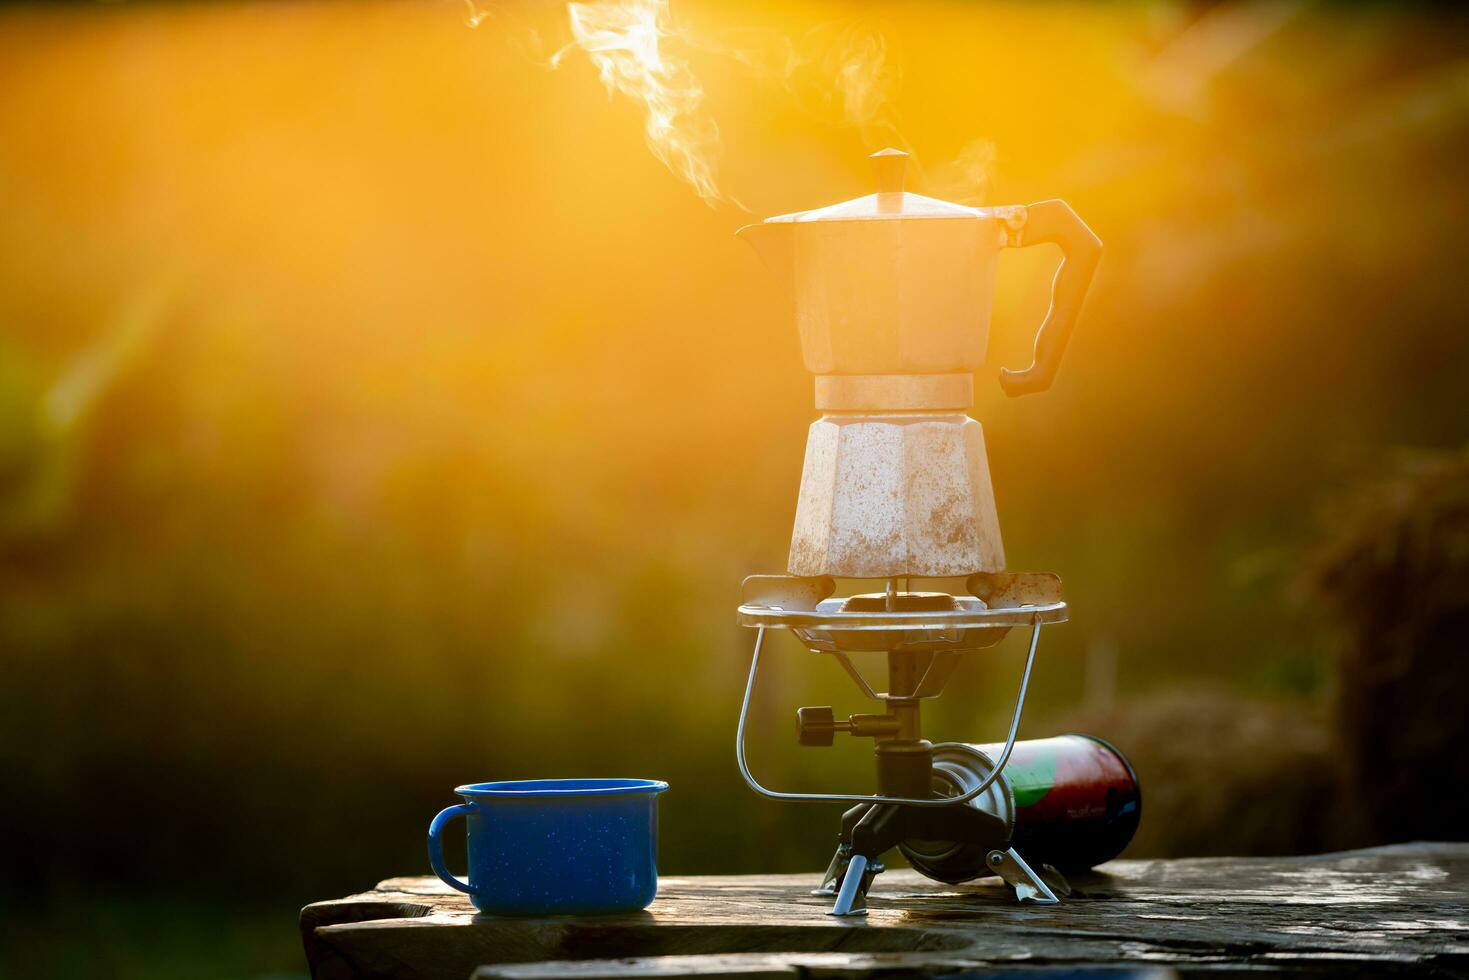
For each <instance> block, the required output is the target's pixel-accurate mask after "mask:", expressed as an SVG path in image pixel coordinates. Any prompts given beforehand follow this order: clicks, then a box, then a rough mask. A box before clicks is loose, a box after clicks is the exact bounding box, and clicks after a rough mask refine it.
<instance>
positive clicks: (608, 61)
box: [551, 0, 738, 204]
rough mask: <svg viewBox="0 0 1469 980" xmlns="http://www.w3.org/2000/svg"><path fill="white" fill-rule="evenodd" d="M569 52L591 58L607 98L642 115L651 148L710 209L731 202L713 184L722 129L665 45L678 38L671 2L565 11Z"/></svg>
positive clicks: (616, 1)
mask: <svg viewBox="0 0 1469 980" xmlns="http://www.w3.org/2000/svg"><path fill="white" fill-rule="evenodd" d="M567 12H568V14H569V16H570V18H571V33H572V36H573V37H574V38H575V41H574V42H573V44H572V45H568V46H567V47H566V48H562V49H561V50H560V51H558V52H557V53H556V55H555V57H553V58H552V59H551V63H552V65H553V66H555V65H557V64H559V63H560V61H561V58H562V56H563V55H565V53H566V52H567V50H569V49H570V48H571V47H573V46H575V47H579V48H581V49H582V50H583V51H585V52H586V53H587V56H588V57H590V58H591V59H592V64H594V65H596V66H597V72H598V73H599V74H600V75H601V77H602V84H603V85H605V86H607V91H608V92H609V93H610V92H621V93H622V94H623V95H626V96H628V97H629V98H631V99H634V100H635V101H637V102H638V103H640V104H641V106H642V108H643V130H644V134H645V135H646V137H647V140H648V148H649V149H650V150H652V151H653V155H654V156H655V157H657V158H658V159H659V160H660V161H662V163H663V165H664V166H665V167H667V168H668V169H669V170H671V171H672V172H673V173H674V175H675V176H677V177H678V178H679V179H681V180H684V181H686V182H687V183H688V184H689V185H690V186H691V187H693V189H694V193H696V194H698V195H699V197H700V198H702V199H703V200H705V201H708V202H710V203H711V204H712V203H713V202H714V201H729V202H730V203H735V204H737V203H738V202H735V201H733V200H732V199H731V198H729V197H727V196H726V195H724V194H722V193H721V192H720V190H719V185H718V181H717V180H716V166H717V164H716V162H715V161H716V160H717V158H718V154H719V127H718V125H716V124H715V122H714V120H713V119H712V118H711V117H710V116H709V115H708V113H706V112H705V111H704V110H703V107H702V103H703V101H704V89H703V87H702V86H700V84H699V80H698V79H697V78H695V77H694V74H693V72H691V71H690V70H689V66H688V63H687V62H686V61H685V60H684V59H683V58H681V57H679V56H678V54H677V53H676V52H675V51H674V50H672V47H673V46H672V45H670V44H669V43H668V42H669V41H670V39H675V38H676V34H675V32H674V30H673V28H672V26H671V22H670V19H669V14H668V2H667V0H604V2H599V3H572V4H568V5H567Z"/></svg>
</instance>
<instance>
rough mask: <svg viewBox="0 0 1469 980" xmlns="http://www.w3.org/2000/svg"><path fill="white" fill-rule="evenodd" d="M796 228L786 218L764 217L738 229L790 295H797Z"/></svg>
mask: <svg viewBox="0 0 1469 980" xmlns="http://www.w3.org/2000/svg"><path fill="white" fill-rule="evenodd" d="M795 231H796V226H795V225H794V224H792V223H791V222H786V221H761V222H756V223H755V224H752V225H745V227H743V228H741V229H740V230H739V231H737V232H735V234H736V235H739V236H740V237H741V238H743V239H744V240H745V241H747V242H749V243H750V246H751V247H752V248H754V249H755V252H756V253H757V254H758V255H759V256H760V261H762V262H764V263H765V268H767V269H769V270H770V274H771V275H772V276H773V277H775V282H776V285H778V286H779V287H780V290H781V292H782V294H784V295H785V297H786V298H787V299H791V298H793V297H794V296H795V278H796V269H795V244H794V243H795V237H794V236H795Z"/></svg>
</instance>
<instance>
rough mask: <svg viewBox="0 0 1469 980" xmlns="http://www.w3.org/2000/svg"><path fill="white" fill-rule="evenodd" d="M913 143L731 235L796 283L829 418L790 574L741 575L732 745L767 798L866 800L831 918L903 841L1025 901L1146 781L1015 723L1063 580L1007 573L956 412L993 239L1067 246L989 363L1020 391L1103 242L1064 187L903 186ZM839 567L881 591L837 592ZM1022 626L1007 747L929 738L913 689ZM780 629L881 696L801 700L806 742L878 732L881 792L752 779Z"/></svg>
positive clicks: (1108, 848) (849, 907)
mask: <svg viewBox="0 0 1469 980" xmlns="http://www.w3.org/2000/svg"><path fill="white" fill-rule="evenodd" d="M906 156H907V155H906V154H904V153H901V152H899V151H897V150H883V151H881V152H880V153H877V154H874V155H873V158H872V159H873V163H874V169H875V171H876V175H877V185H878V186H877V193H875V194H869V195H867V196H866V197H862V198H858V199H856V200H853V201H847V202H844V203H842V204H837V205H833V206H831V207H828V208H822V209H820V210H817V211H807V212H800V213H797V214H789V215H783V216H780V217H777V218H771V219H769V220H767V221H764V222H762V223H760V224H755V225H749V226H747V227H746V228H743V229H741V231H740V234H741V235H742V236H745V237H747V238H748V239H749V240H750V241H751V244H753V245H754V246H755V248H756V249H757V250H758V251H759V252H760V254H761V256H762V258H763V259H764V260H765V263H766V265H767V266H768V267H769V268H770V269H771V271H772V272H773V273H774V274H775V276H776V278H777V279H778V280H779V281H780V282H781V283H782V285H783V286H784V287H785V288H786V290H787V292H788V294H789V296H790V298H791V299H792V301H793V304H794V308H795V313H796V318H797V321H798V323H799V325H800V331H801V342H802V352H803V357H804V360H805V363H806V367H807V369H808V370H810V371H811V372H812V373H813V374H815V375H816V405H817V408H818V409H820V410H821V411H822V412H823V414H822V417H821V418H820V419H818V420H817V421H816V422H814V423H813V424H812V425H811V429H810V433H809V436H808V440H807V444H806V459H805V465H804V469H803V472H802V477H801V492H800V497H799V500H798V503H797V507H796V518H795V527H794V530H793V533H792V536H791V551H790V561H789V565H788V569H787V570H788V574H786V575H755V576H751V577H750V578H748V579H746V580H745V583H744V596H743V600H744V601H743V602H742V604H741V605H740V607H739V618H740V622H741V624H743V625H745V626H748V627H752V628H754V629H755V630H756V636H755V652H754V656H753V657H752V659H751V663H750V676H749V681H748V683H747V685H746V687H745V696H744V703H743V704H742V706H741V709H740V720H739V730H738V734H737V746H736V751H737V758H738V762H739V767H740V773H741V775H743V777H744V779H745V781H746V782H747V783H748V784H749V785H750V787H751V788H752V789H753V790H755V791H756V792H757V793H760V794H761V795H763V796H768V797H770V798H772V799H778V800H807V801H842V802H848V803H855V804H857V805H856V806H854V807H852V808H851V809H849V810H848V811H847V812H846V814H845V815H844V816H843V818H842V825H841V833H840V836H839V838H838V841H839V842H838V847H837V851H836V854H835V856H834V857H833V858H832V861H831V864H830V866H829V867H828V869H827V872H826V876H825V878H824V879H823V881H822V883H821V887H820V888H819V889H817V894H830V895H835V904H834V906H833V908H832V914H834V915H854V914H863V913H864V912H865V909H866V893H867V889H868V886H869V885H870V884H871V883H872V880H873V878H874V876H875V875H876V874H877V873H879V872H880V871H881V870H882V869H883V866H882V864H880V863H879V858H880V857H881V856H882V855H883V854H884V853H885V852H886V851H888V850H889V849H891V848H893V847H895V846H896V847H898V848H900V850H901V851H902V853H903V854H904V856H905V857H907V858H908V860H909V862H910V863H911V864H912V865H913V867H915V868H916V869H917V870H919V871H920V872H922V873H923V874H926V875H928V876H929V877H932V878H936V879H938V880H941V881H948V882H959V881H966V880H969V879H972V878H976V877H980V876H982V875H988V874H997V875H999V876H1000V877H1001V878H1002V879H1003V880H1004V881H1005V882H1007V883H1008V884H1009V885H1010V886H1012V887H1013V888H1014V890H1015V893H1016V895H1017V897H1018V898H1020V899H1022V900H1033V901H1039V902H1055V901H1057V900H1058V899H1057V897H1056V893H1055V890H1054V889H1053V888H1052V887H1051V885H1050V884H1048V882H1047V881H1046V880H1045V879H1044V878H1043V877H1042V876H1041V874H1040V873H1039V870H1038V869H1040V868H1041V867H1043V866H1045V865H1054V866H1055V867H1058V868H1063V867H1088V866H1091V865H1092V864H1096V863H1100V862H1101V861H1104V860H1108V859H1110V858H1111V857H1114V856H1115V855H1116V854H1117V853H1120V851H1121V850H1122V848H1123V847H1125V846H1126V844H1127V842H1128V840H1130V839H1131V836H1132V833H1133V830H1134V829H1135V828H1136V826H1137V819H1138V815H1139V804H1140V799H1139V796H1138V791H1137V780H1136V778H1135V777H1134V775H1133V774H1132V771H1131V769H1130V767H1129V766H1128V765H1127V762H1126V761H1125V760H1124V759H1123V758H1122V757H1121V755H1120V754H1119V753H1117V752H1116V750H1114V749H1112V748H1111V746H1108V745H1106V743H1103V742H1100V741H1099V740H1095V739H1089V738H1086V737H1083V736H1065V737H1062V738H1056V739H1044V740H1040V741H1034V742H1017V741H1016V735H1017V732H1018V731H1019V726H1020V717H1021V712H1022V710H1023V708H1024V704H1025V693H1026V688H1027V686H1028V684H1029V680H1030V674H1031V669H1032V667H1033V665H1034V663H1035V654H1036V647H1037V645H1038V643H1039V640H1040V631H1041V627H1043V626H1046V625H1050V624H1053V623H1061V622H1065V620H1066V615H1067V609H1066V603H1065V601H1064V600H1063V599H1062V595H1061V581H1060V579H1059V578H1057V577H1056V576H1055V575H1050V574H1036V573H1013V572H1006V571H1004V565H1005V559H1004V552H1003V548H1002V545H1001V541H1000V531H999V521H998V518H997V516H996V513H995V504H994V493H993V490H992V487H991V483H990V477H989V465H988V461H987V458H986V454H985V449H984V440H983V433H982V430H981V427H980V424H979V423H978V422H976V421H975V420H974V419H972V418H970V417H969V416H968V414H967V410H968V409H969V408H970V406H971V405H972V403H973V373H974V371H976V370H977V369H978V368H980V367H981V366H982V364H983V361H984V357H985V348H986V335H987V332H988V327H989V319H990V307H991V302H992V298H993V293H994V286H995V277H996V265H997V260H998V254H999V251H1000V249H1001V248H1003V247H1025V246H1028V245H1033V244H1037V243H1040V242H1054V243H1056V244H1058V245H1060V246H1061V248H1062V251H1063V252H1064V254H1065V260H1064V261H1063V263H1062V267H1061V270H1060V271H1059V272H1058V273H1057V276H1056V281H1055V284H1054V286H1053V288H1052V304H1051V309H1050V312H1049V313H1048V315H1047V317H1046V320H1045V322H1044V323H1043V324H1042V325H1041V328H1040V331H1039V333H1038V334H1037V336H1036V345H1035V363H1034V364H1032V366H1031V367H1029V368H1027V369H1026V370H1023V371H1018V372H1012V371H1003V372H1002V374H1001V385H1002V387H1003V388H1004V390H1005V391H1006V392H1007V393H1008V394H1011V395H1020V394H1028V393H1031V392H1037V391H1044V390H1045V389H1046V388H1048V387H1049V386H1050V382H1051V379H1052V378H1053V376H1054V374H1055V370H1056V367H1057V365H1058V363H1059V362H1060V359H1061V356H1062V353H1063V351H1064V349H1065V346H1066V341H1067V339H1068V337H1069V335H1070V332H1071V329H1072V326H1073V325H1074V323H1075V320H1076V314H1077V311H1078V309H1079V307H1080V305H1081V301H1082V298H1083V297H1084V295H1085V293H1086V290H1087V288H1088V286H1089V285H1090V282H1091V278H1092V274H1093V272H1094V271H1095V268H1096V263H1097V260H1098V258H1099V256H1100V252H1101V243H1100V242H1099V241H1098V240H1097V238H1096V236H1095V235H1093V234H1092V233H1091V231H1090V230H1089V229H1088V228H1087V227H1086V225H1085V224H1083V223H1082V221H1081V219H1079V218H1078V217H1077V216H1076V214H1075V213H1074V212H1073V211H1072V210H1071V209H1070V207H1068V206H1067V205H1066V204H1065V203H1063V202H1061V201H1046V202H1042V203H1040V204H1034V205H1031V206H1029V207H1028V208H1027V207H1003V208H971V207H965V206H962V205H958V204H951V203H948V202H945V201H939V200H935V199H933V198H928V197H922V196H920V195H917V194H911V193H906V192H904V191H903V189H902V183H903V170H904V166H905V161H906ZM838 578H850V579H869V580H872V579H875V580H878V581H879V582H881V583H883V585H884V588H883V590H882V591H877V592H866V593H860V594H856V595H850V596H846V597H841V598H839V597H837V596H836V593H837V582H836V580H837V579H838ZM914 580H919V581H920V582H923V583H926V584H928V585H931V586H932V587H933V588H932V590H923V591H919V590H915V589H914V588H913V584H914ZM900 583H901V584H902V585H903V587H902V588H900V587H899V585H900ZM960 583H962V585H961V584H960ZM1017 627H1019V628H1022V629H1028V630H1029V641H1030V646H1029V651H1028V653H1027V655H1026V659H1025V667H1024V671H1023V673H1022V675H1021V680H1020V687H1019V692H1018V694H1017V696H1016V699H1015V707H1014V711H1013V713H1012V717H1011V721H1010V729H1009V733H1008V735H1007V737H1006V740H1005V742H1004V743H1003V744H1002V745H989V746H979V745H968V744H964V743H952V742H951V743H941V744H938V745H935V744H933V743H931V742H929V741H927V740H926V739H924V738H923V737H922V734H921V731H920V724H919V715H920V707H921V705H922V703H923V701H925V700H927V699H930V698H935V697H938V696H939V695H940V694H941V693H942V692H943V689H944V685H945V682H946V681H947V680H948V678H949V676H950V675H951V674H952V673H953V671H954V669H955V668H956V667H957V666H958V664H959V661H960V659H961V658H962V656H963V655H965V654H969V653H975V652H978V651H980V650H984V649H987V648H989V647H992V646H994V645H995V644H997V643H999V642H1000V640H1001V639H1003V638H1004V637H1005V635H1006V634H1007V633H1008V632H1009V631H1010V630H1011V629H1014V628H1017ZM770 629H785V630H790V631H791V632H792V633H793V634H794V635H795V636H796V637H797V638H798V639H800V640H801V642H803V643H804V644H805V645H806V646H807V647H808V648H809V649H810V650H812V651H814V652H817V653H823V654H828V655H830V656H832V657H834V658H835V659H836V661H837V663H838V664H840V665H841V667H842V668H843V670H845V671H846V672H847V674H848V676H850V677H851V678H852V680H853V681H854V682H855V683H856V684H857V686H858V687H859V688H860V689H861V691H862V692H863V693H864V694H865V695H866V696H867V697H869V698H871V699H873V700H875V701H878V702H881V703H882V704H883V706H884V711H883V713H881V714H856V715H852V716H850V717H849V718H846V719H837V718H836V717H835V716H834V714H833V712H832V709H831V708H830V707H806V708H801V709H800V710H799V711H798V712H797V720H798V726H799V733H800V741H801V744H803V745H831V744H832V741H833V738H834V736H835V734H836V733H838V732H843V733H847V734H851V735H857V736H864V737H868V738H871V739H873V741H874V744H875V752H876V756H877V790H878V792H877V794H876V795H858V794H841V793H793V792H779V791H775V790H771V789H767V788H766V787H764V786H762V785H761V784H760V783H759V782H758V781H757V780H756V779H755V777H754V776H753V775H752V774H751V772H750V768H749V765H748V764H747V762H746V760H745V726H746V722H747V720H748V716H749V710H750V700H751V696H752V693H753V691H754V688H755V681H756V678H757V676H758V674H759V670H760V655H761V648H762V646H763V643H764V639H765V633H766V631H767V630H770ZM859 652H883V653H885V654H886V658H887V672H888V680H887V690H886V691H882V692H879V691H878V690H876V689H875V688H874V687H873V686H872V685H871V684H870V683H869V682H868V681H867V679H866V678H865V677H864V676H863V674H862V672H861V671H860V670H859V669H858V668H857V666H856V664H855V663H854V662H853V659H852V656H851V655H852V654H855V653H859ZM1052 880H1053V881H1056V882H1057V883H1058V884H1059V883H1060V882H1061V881H1062V879H1059V878H1053V879H1052Z"/></svg>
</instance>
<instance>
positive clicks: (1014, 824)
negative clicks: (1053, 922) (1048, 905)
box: [899, 735, 1142, 884]
mask: <svg viewBox="0 0 1469 980" xmlns="http://www.w3.org/2000/svg"><path fill="white" fill-rule="evenodd" d="M1003 749H1004V746H1003V745H959V744H956V743H944V744H939V745H935V746H934V750H933V763H934V765H933V769H934V790H935V792H936V793H937V794H938V795H941V796H959V795H962V794H963V793H965V792H967V791H968V790H969V789H972V788H973V787H975V786H978V785H979V784H980V783H981V782H982V781H983V780H984V778H985V777H986V776H988V775H989V774H990V772H991V771H993V768H994V760H995V759H996V758H998V757H999V754H1000V752H1001V751H1002V750H1003ZM967 805H968V806H972V807H977V808H979V809H982V810H986V811H988V812H990V813H992V814H994V815H995V816H997V817H999V818H1000V819H1001V820H1003V821H1004V822H1005V825H1006V826H1007V827H1008V828H1009V839H1008V840H1007V841H1006V842H1005V845H1001V846H1009V847H1013V848H1015V849H1016V850H1017V851H1019V852H1020V855H1021V856H1022V857H1023V858H1025V860H1026V861H1027V862H1029V863H1030V864H1031V866H1032V867H1038V866H1039V865H1044V864H1049V865H1052V866H1053V867H1056V868H1059V869H1061V870H1062V871H1075V870H1084V869H1086V868H1091V867H1094V866H1096V865H1098V864H1102V863H1104V862H1106V861H1110V860H1112V859H1113V858H1115V857H1116V856H1117V855H1119V854H1121V853H1122V850H1123V848H1125V847H1127V845H1128V842H1129V841H1131V840H1132V835H1133V834H1134V833H1135V832H1136V831H1137V824H1138V820H1139V819H1140V817H1141V816H1142V792H1141V790H1140V788H1139V786H1138V781H1137V776H1136V774H1134V773H1133V771H1132V766H1131V765H1130V764H1128V761H1127V759H1126V758H1124V757H1123V755H1122V753H1121V752H1118V751H1117V750H1116V749H1115V748H1113V747H1112V746H1111V745H1109V744H1108V743H1106V742H1104V741H1102V740H1101V739H1099V738H1093V737H1092V736H1090V735H1061V736H1058V737H1056V738H1042V739H1034V740H1032V741H1027V742H1016V743H1015V748H1014V750H1013V751H1012V752H1011V755H1010V761H1009V762H1008V763H1007V764H1006V766H1005V771H1004V772H1003V773H1002V774H1001V776H1000V778H999V779H998V780H996V781H995V783H994V784H993V785H991V786H990V788H989V789H988V790H986V791H985V792H984V793H983V794H981V795H980V796H978V797H976V798H975V799H974V800H971V801H970V802H969V803H968V804H967ZM996 843H997V842H994V841H921V840H908V841H904V842H903V843H902V844H900V845H899V849H900V850H901V851H902V852H903V856H904V857H906V858H907V859H908V863H909V864H911V865H912V866H913V867H914V868H915V869H916V870H917V871H919V872H921V873H922V874H924V875H927V876H928V877H930V878H933V879H935V880H938V881H944V882H949V883H951V884H957V883H958V882H961V881H969V880H970V879H972V878H979V877H982V876H984V875H986V874H990V873H991V871H990V869H989V867H988V866H987V865H986V863H985V856H986V855H987V854H988V853H989V851H990V850H991V849H992V848H994V847H995V846H996Z"/></svg>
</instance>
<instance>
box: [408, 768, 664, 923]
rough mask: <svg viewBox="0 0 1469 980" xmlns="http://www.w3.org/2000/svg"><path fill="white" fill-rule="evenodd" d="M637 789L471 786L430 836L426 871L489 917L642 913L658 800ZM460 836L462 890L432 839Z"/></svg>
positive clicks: (655, 789)
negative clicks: (465, 838)
mask: <svg viewBox="0 0 1469 980" xmlns="http://www.w3.org/2000/svg"><path fill="white" fill-rule="evenodd" d="M667 788H668V784H667V783H662V782H657V781H654V780H646V779H542V780H530V781H518V782H501V783H475V784H471V785H466V786H460V787H458V788H456V789H455V792H456V793H458V794H459V795H460V796H462V797H463V798H464V800H465V802H464V803H461V804H458V805H456V806H452V807H449V808H448V809H446V810H444V811H443V812H442V813H440V814H439V815H438V816H437V817H435V818H434V821H433V823H432V824H431V825H430V826H429V840H428V849H429V863H430V864H431V865H432V866H433V868H434V871H435V872H436V873H438V875H439V877H440V878H442V879H443V880H444V881H445V882H446V883H448V884H449V885H451V886H453V887H454V888H457V889H459V890H460V891H463V892H466V893H467V894H468V895H469V896H470V900H471V901H472V902H473V903H474V907H475V908H477V909H479V910H480V911H481V912H485V913H488V914H490V915H512V916H522V915H605V914H612V913H616V912H632V911H636V910H638V909H642V908H647V906H648V905H649V904H650V903H651V902H652V901H653V897H654V896H655V895H656V894H657V893H658V867H657V854H658V794H659V793H661V792H662V791H663V790H665V789H667ZM457 816H463V817H464V818H465V821H466V824H467V827H466V830H467V833H468V835H469V882H468V884H467V885H466V883H464V882H462V881H460V880H459V879H457V878H455V877H454V876H453V875H452V874H450V873H449V872H448V871H447V869H445V868H444V864H443V856H442V852H441V842H440V835H441V834H442V832H443V828H444V825H445V824H447V823H448V822H449V821H450V820H452V819H453V818H454V817H457Z"/></svg>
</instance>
